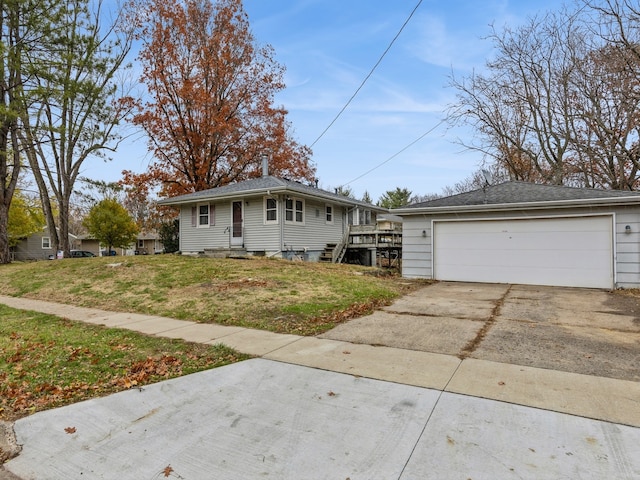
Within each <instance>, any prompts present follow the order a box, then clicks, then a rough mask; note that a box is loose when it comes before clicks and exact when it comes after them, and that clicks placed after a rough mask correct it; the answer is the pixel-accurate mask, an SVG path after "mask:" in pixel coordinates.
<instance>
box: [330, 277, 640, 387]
mask: <svg viewBox="0 0 640 480" xmlns="http://www.w3.org/2000/svg"><path fill="white" fill-rule="evenodd" d="M321 338H326V339H332V340H340V341H347V342H353V343H363V344H368V345H383V346H388V347H395V348H403V349H410V350H418V351H423V352H433V353H444V354H448V355H455V356H458V357H459V358H475V359H480V360H489V361H493V362H500V363H507V364H512V365H524V366H531V367H538V368H547V369H554V370H561V371H566V372H573V373H581V374H587V375H597V376H601V377H609V378H617V379H623V380H632V381H640V368H639V365H640V302H638V300H636V299H635V298H632V297H627V296H623V295H620V294H616V293H612V292H606V291H601V290H589V289H576V288H562V287H540V286H531V285H499V284H478V283H451V282H441V283H435V284H433V285H430V286H428V287H425V288H423V289H421V290H419V291H416V292H414V293H413V294H411V295H407V296H405V297H402V298H401V299H399V300H398V301H396V302H395V303H394V304H393V305H391V306H389V307H386V308H384V309H383V311H378V312H374V313H373V314H372V315H369V316H366V317H363V318H359V319H355V320H352V321H350V322H348V323H345V324H343V325H340V326H338V327H337V328H335V329H333V330H331V331H329V332H327V333H326V334H324V335H321Z"/></svg>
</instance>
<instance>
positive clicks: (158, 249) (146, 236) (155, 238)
mask: <svg viewBox="0 0 640 480" xmlns="http://www.w3.org/2000/svg"><path fill="white" fill-rule="evenodd" d="M163 248H164V247H163V245H162V242H161V241H160V235H158V233H157V232H141V233H140V234H139V235H138V239H137V240H136V248H135V251H134V253H135V254H136V255H153V254H156V253H162V252H163Z"/></svg>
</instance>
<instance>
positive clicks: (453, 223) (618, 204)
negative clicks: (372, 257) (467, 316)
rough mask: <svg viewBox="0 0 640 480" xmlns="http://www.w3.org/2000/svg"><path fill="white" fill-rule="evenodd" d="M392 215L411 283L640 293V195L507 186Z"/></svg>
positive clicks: (521, 184) (489, 187)
mask: <svg viewBox="0 0 640 480" xmlns="http://www.w3.org/2000/svg"><path fill="white" fill-rule="evenodd" d="M392 213H395V214H397V215H400V216H401V217H402V218H403V263H402V274H403V276H405V277H408V278H427V279H437V280H450V281H465V282H488V283H516V284H532V285H556V286H568V287H588V288H603V289H613V288H638V287H640V192H628V191H610V190H607V191H605V190H594V189H585V188H571V187H564V186H554V185H536V184H531V183H525V182H506V183H502V184H499V185H487V186H485V187H484V188H481V189H478V190H474V191H472V192H467V193H462V194H459V195H453V196H449V197H444V198H438V199H435V200H431V201H428V202H422V203H417V204H414V205H409V206H406V207H403V208H399V209H395V210H392Z"/></svg>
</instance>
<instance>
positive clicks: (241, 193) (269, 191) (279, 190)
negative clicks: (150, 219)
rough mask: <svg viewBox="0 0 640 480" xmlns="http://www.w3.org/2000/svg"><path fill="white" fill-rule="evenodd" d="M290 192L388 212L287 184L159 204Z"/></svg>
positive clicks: (170, 204) (167, 203)
mask: <svg viewBox="0 0 640 480" xmlns="http://www.w3.org/2000/svg"><path fill="white" fill-rule="evenodd" d="M288 192H289V193H292V194H294V193H295V194H296V195H302V196H306V197H311V198H317V199H321V200H322V201H325V202H331V203H335V204H337V205H343V206H346V207H362V208H369V209H371V210H375V211H377V212H388V210H387V209H385V208H381V207H377V206H375V205H366V206H365V205H361V204H359V203H358V202H354V201H352V200H350V199H349V198H348V197H344V200H342V199H341V198H335V197H333V196H331V195H329V194H327V195H324V194H322V193H318V194H313V193H309V192H305V191H303V190H298V189H295V188H290V187H289V186H287V185H282V186H277V187H274V188H255V189H251V190H242V191H238V192H233V193H227V194H223V195H215V194H213V195H202V196H199V197H190V198H185V199H180V197H176V198H175V199H171V198H167V199H163V200H159V201H158V205H168V206H179V205H187V204H191V203H202V202H208V201H212V200H232V199H235V198H244V197H247V196H251V195H269V194H272V193H288Z"/></svg>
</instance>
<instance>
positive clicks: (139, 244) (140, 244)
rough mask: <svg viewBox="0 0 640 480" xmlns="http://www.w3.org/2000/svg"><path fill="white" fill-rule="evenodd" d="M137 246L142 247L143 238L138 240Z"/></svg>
mask: <svg viewBox="0 0 640 480" xmlns="http://www.w3.org/2000/svg"><path fill="white" fill-rule="evenodd" d="M138 248H144V240H138Z"/></svg>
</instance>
